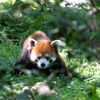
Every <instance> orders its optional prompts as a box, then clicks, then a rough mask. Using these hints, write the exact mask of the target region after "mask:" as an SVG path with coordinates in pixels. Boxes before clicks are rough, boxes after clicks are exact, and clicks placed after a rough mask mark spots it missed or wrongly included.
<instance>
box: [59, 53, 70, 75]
mask: <svg viewBox="0 0 100 100" xmlns="http://www.w3.org/2000/svg"><path fill="white" fill-rule="evenodd" d="M58 61H59V64H60V68H61V69H62V73H63V74H64V75H65V76H70V72H69V70H68V67H67V66H66V64H65V62H64V61H63V59H62V58H61V56H60V55H59V54H58Z"/></svg>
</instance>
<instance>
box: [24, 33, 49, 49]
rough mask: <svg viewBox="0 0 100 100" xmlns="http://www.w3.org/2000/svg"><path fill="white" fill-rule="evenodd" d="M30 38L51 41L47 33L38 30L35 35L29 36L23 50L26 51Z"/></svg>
mask: <svg viewBox="0 0 100 100" xmlns="http://www.w3.org/2000/svg"><path fill="white" fill-rule="evenodd" d="M29 38H32V39H35V40H37V41H40V40H47V41H48V42H50V39H49V38H48V37H47V36H46V34H45V33H44V32H42V31H36V32H35V33H34V34H33V35H31V36H29V37H28V38H27V39H26V40H25V42H24V44H23V49H22V51H24V50H25V49H26V47H27V46H28V41H29Z"/></svg>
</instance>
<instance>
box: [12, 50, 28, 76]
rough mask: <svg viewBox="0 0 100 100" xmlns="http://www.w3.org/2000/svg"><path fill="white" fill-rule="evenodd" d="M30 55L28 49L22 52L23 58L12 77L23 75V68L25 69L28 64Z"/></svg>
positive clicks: (14, 68)
mask: <svg viewBox="0 0 100 100" xmlns="http://www.w3.org/2000/svg"><path fill="white" fill-rule="evenodd" d="M28 55H29V51H28V50H27V49H26V50H24V51H23V52H22V54H21V57H20V58H19V60H18V61H17V63H16V64H15V65H14V67H13V71H12V72H11V74H12V75H15V74H21V69H22V68H21V67H23V66H24V65H25V64H26V62H28V61H27V60H28Z"/></svg>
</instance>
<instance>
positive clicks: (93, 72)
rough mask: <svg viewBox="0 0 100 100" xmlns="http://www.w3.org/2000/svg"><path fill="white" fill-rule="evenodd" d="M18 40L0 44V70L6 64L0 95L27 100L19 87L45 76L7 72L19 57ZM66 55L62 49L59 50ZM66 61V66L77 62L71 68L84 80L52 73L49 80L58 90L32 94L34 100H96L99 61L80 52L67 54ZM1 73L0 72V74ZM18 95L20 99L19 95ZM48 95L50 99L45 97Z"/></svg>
mask: <svg viewBox="0 0 100 100" xmlns="http://www.w3.org/2000/svg"><path fill="white" fill-rule="evenodd" d="M21 46H22V45H21V44H16V43H14V42H12V41H5V42H3V43H2V44H0V48H1V49H0V55H1V58H0V66H1V67H0V68H1V69H0V72H2V70H3V69H4V68H5V69H6V68H7V72H6V74H4V73H3V74H4V76H3V77H2V78H1V79H0V80H1V83H0V86H1V89H0V94H1V95H0V99H1V100H15V98H17V100H26V99H25V98H27V100H30V99H29V97H28V95H29V93H28V92H25V93H23V92H22V91H21V90H22V88H23V87H24V86H31V85H34V84H35V83H36V82H41V81H43V80H44V79H45V78H43V77H33V76H30V77H29V76H25V75H21V76H20V77H15V76H11V75H10V71H11V69H12V66H13V65H14V64H15V62H16V61H17V60H18V58H19V56H20V54H21ZM61 55H62V56H63V58H65V57H66V56H65V54H64V52H61ZM66 64H67V66H69V67H71V68H72V67H74V66H77V67H76V68H75V69H74V71H75V72H77V73H79V74H81V75H83V76H85V77H86V78H85V79H84V80H80V79H78V78H65V77H64V76H60V77H53V78H52V79H51V80H50V81H49V82H48V84H49V85H50V87H51V88H53V89H54V90H55V91H56V92H57V94H56V95H54V96H52V97H50V95H42V96H38V95H37V94H36V95H35V96H34V98H35V100H49V99H50V100H98V99H100V95H99V94H100V88H99V87H100V68H99V66H100V65H99V64H98V62H97V61H96V60H95V61H92V62H88V60H87V59H86V58H85V57H84V56H83V55H79V56H76V57H75V58H71V59H68V58H66ZM0 75H1V74H0ZM19 98H21V99H19ZM48 98H49V99H48Z"/></svg>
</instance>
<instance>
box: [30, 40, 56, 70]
mask: <svg viewBox="0 0 100 100" xmlns="http://www.w3.org/2000/svg"><path fill="white" fill-rule="evenodd" d="M56 59H57V55H56V53H55V49H54V47H53V46H52V45H51V42H49V41H40V42H38V43H37V44H36V45H35V46H32V47H31V49H30V60H31V61H33V62H36V63H37V66H38V67H39V68H41V69H45V68H48V66H49V64H50V63H52V62H54V61H55V60H56Z"/></svg>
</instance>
